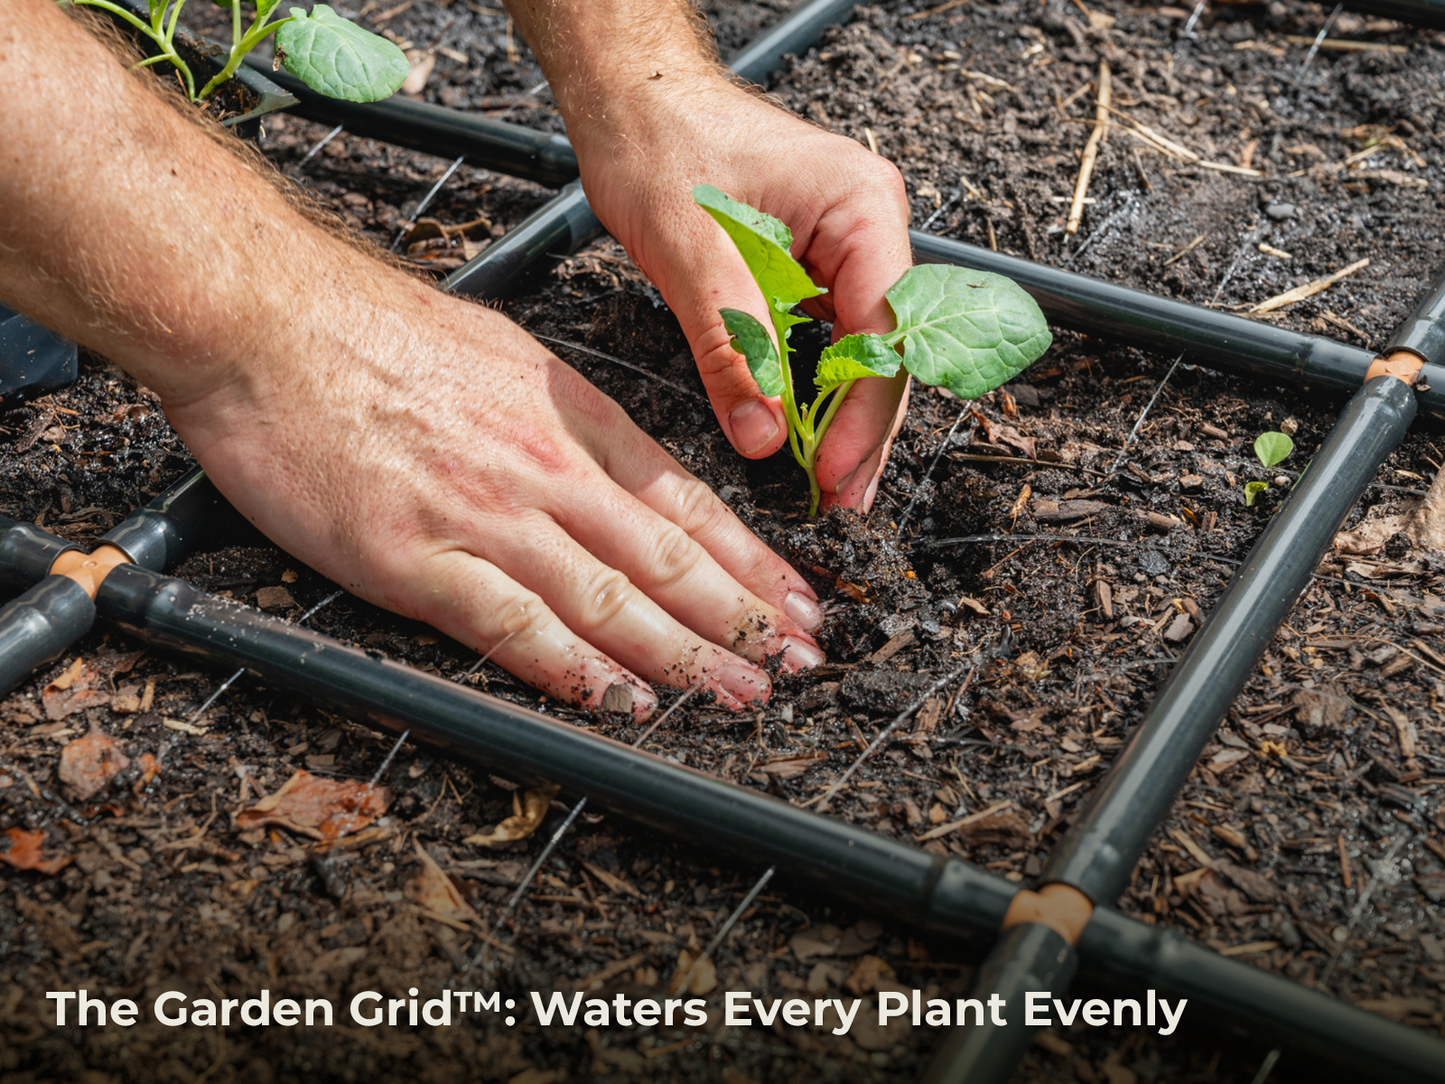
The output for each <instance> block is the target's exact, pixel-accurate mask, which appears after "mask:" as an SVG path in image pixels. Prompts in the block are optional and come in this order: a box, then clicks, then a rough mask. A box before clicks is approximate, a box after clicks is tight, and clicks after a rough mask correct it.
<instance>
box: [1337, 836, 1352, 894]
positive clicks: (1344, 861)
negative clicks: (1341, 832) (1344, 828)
mask: <svg viewBox="0 0 1445 1084" xmlns="http://www.w3.org/2000/svg"><path fill="white" fill-rule="evenodd" d="M1335 842H1336V843H1338V844H1339V845H1340V880H1342V881H1344V883H1345V891H1346V892H1348V891H1349V890H1350V887H1351V886H1350V856H1349V855H1348V854H1346V853H1345V837H1344V836H1336V837H1335Z"/></svg>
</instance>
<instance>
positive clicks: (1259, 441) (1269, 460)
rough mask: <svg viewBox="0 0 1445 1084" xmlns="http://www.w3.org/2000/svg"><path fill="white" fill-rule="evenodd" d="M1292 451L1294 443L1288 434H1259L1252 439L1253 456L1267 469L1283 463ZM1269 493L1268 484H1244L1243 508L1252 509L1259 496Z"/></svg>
mask: <svg viewBox="0 0 1445 1084" xmlns="http://www.w3.org/2000/svg"><path fill="white" fill-rule="evenodd" d="M1293 451H1294V441H1292V440H1290V438H1289V434H1288V433H1261V434H1260V435H1259V436H1257V437H1255V438H1254V455H1255V458H1256V459H1258V460H1259V462H1260V464H1261V465H1262V466H1263V467H1264V468H1265V469H1268V468H1270V467H1272V466H1274V465H1275V464H1276V463H1283V462H1284V461H1285V460H1286V459H1288V458H1289V455H1290V453H1291V452H1293ZM1268 491H1269V483H1268V482H1246V483H1245V485H1244V506H1245V507H1246V508H1253V507H1254V502H1255V501H1256V500H1258V499H1259V496H1260V494H1262V493H1266V492H1268Z"/></svg>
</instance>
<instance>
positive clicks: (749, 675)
mask: <svg viewBox="0 0 1445 1084" xmlns="http://www.w3.org/2000/svg"><path fill="white" fill-rule="evenodd" d="M712 679H713V682H714V684H716V685H718V686H719V687H720V688H721V689H722V691H723V692H724V693H727V694H729V695H730V696H732V697H733V698H734V699H735V700H737V701H738V702H739V704H740V705H743V704H748V703H750V702H752V701H755V700H766V699H767V698H768V697H769V696H770V695H772V691H773V683H772V682H770V681H769V680H768V675H767V674H765V673H763V672H762V671H761V670H759V669H757V668H756V667H753V666H749V665H748V664H747V663H745V662H735V663H731V662H730V663H725V664H724V665H722V666H720V667H718V669H716V670H714V671H713V673H712ZM728 706H729V707H731V706H732V705H728Z"/></svg>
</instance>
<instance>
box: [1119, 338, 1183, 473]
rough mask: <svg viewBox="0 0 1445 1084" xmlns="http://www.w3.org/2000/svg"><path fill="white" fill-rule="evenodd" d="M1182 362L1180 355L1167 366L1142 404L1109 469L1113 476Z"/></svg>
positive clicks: (1181, 355)
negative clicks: (1156, 384)
mask: <svg viewBox="0 0 1445 1084" xmlns="http://www.w3.org/2000/svg"><path fill="white" fill-rule="evenodd" d="M1183 360H1184V355H1183V354H1180V355H1179V356H1178V357H1177V358H1175V359H1174V364H1173V365H1171V366H1169V371H1168V372H1167V373H1165V374H1164V379H1163V380H1161V381H1159V386H1158V387H1157V388H1155V389H1154V394H1153V395H1151V396H1150V397H1149V401H1148V402H1147V403H1145V404H1144V409H1143V410H1142V411H1140V412H1139V420H1138V421H1136V422H1135V423H1134V428H1133V429H1131V430H1129V436H1128V438H1127V439H1126V440H1125V441H1124V447H1122V448H1120V449H1119V457H1118V458H1117V459H1115V460H1114V465H1113V466H1112V467H1110V468H1109V473H1110V474H1113V473H1114V472H1115V471H1117V470H1118V469H1119V468H1120V467H1121V466H1122V465H1123V463H1124V457H1125V456H1126V455H1128V454H1129V445H1131V444H1133V443H1134V438H1135V437H1136V436H1138V435H1139V427H1140V426H1141V425H1143V424H1144V419H1145V418H1147V417H1148V416H1149V411H1150V409H1151V408H1152V407H1153V406H1154V404H1155V402H1157V401H1158V399H1159V393H1160V392H1162V391H1163V390H1164V385H1166V384H1168V383H1169V378H1170V377H1171V376H1173V375H1174V370H1175V369H1177V368H1179V363H1180V362H1181V361H1183Z"/></svg>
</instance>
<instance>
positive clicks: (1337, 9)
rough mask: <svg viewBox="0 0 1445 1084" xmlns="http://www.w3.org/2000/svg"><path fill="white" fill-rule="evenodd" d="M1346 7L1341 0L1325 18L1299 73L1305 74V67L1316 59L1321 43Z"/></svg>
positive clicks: (1301, 64)
mask: <svg viewBox="0 0 1445 1084" xmlns="http://www.w3.org/2000/svg"><path fill="white" fill-rule="evenodd" d="M1344 9H1345V5H1344V2H1343V0H1341V2H1340V3H1338V4H1336V5H1335V10H1334V11H1332V12H1330V17H1329V18H1328V19H1326V20H1325V25H1324V26H1322V27H1320V32H1319V33H1318V34H1316V35H1315V40H1314V44H1313V45H1311V46H1310V51H1309V52H1307V53H1306V54H1305V58H1304V60H1302V61H1301V62H1300V66H1299V73H1300V74H1301V75H1303V74H1304V73H1305V69H1306V68H1308V67H1309V66H1310V61H1312V60H1314V58H1315V54H1316V53H1318V52H1319V51H1320V45H1321V44H1322V43H1323V42H1324V40H1325V38H1327V37H1329V35H1330V29H1331V28H1332V27H1333V26H1334V25H1335V20H1336V19H1338V18H1339V17H1340V12H1341V11H1343V10H1344Z"/></svg>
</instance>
